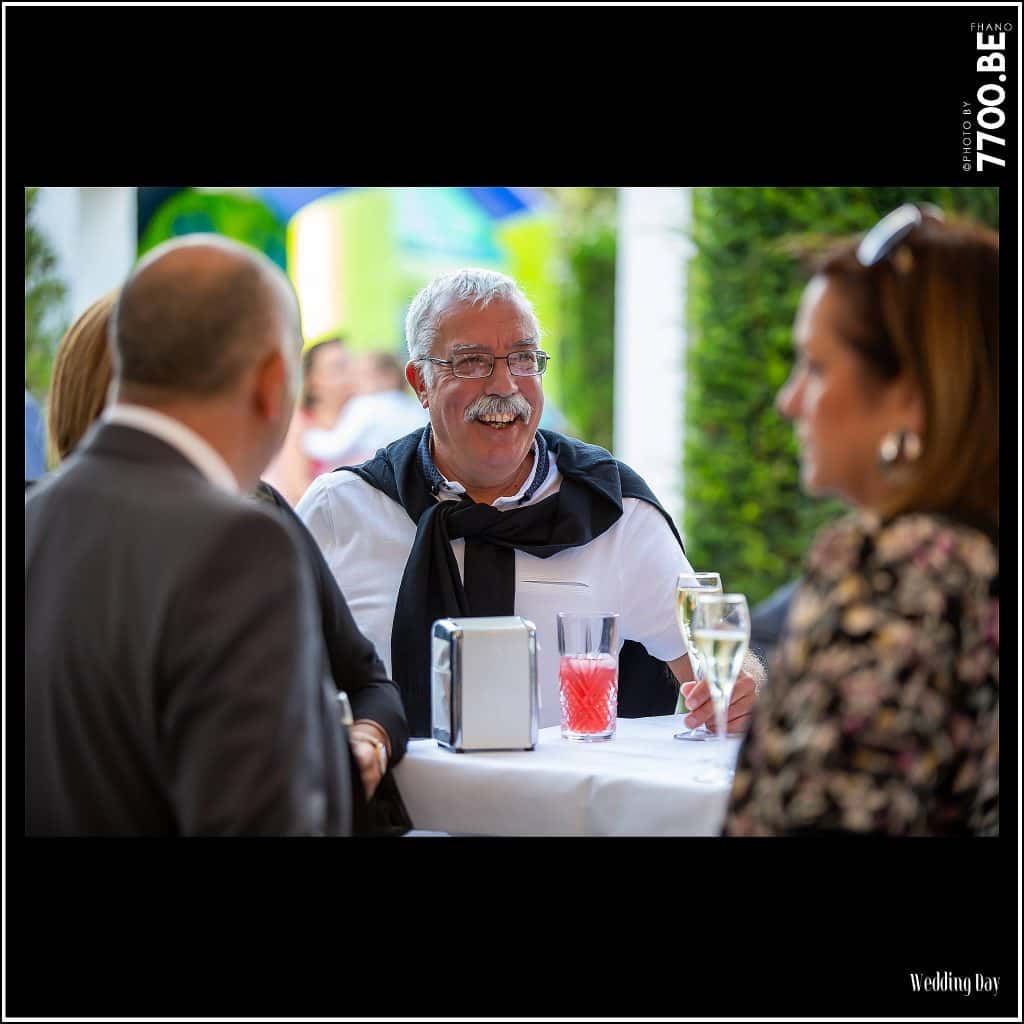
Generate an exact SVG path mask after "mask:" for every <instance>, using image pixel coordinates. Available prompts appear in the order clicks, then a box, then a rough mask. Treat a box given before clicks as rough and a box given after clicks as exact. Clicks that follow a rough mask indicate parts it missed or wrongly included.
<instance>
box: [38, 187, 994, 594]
mask: <svg viewBox="0 0 1024 1024" xmlns="http://www.w3.org/2000/svg"><path fill="white" fill-rule="evenodd" d="M908 201H929V202H933V203H936V204H938V205H939V206H941V207H942V208H943V209H944V210H946V211H947V212H961V213H965V214H967V215H969V216H971V217H973V218H974V219H976V220H979V221H982V222H983V223H986V224H988V225H990V226H992V227H996V228H998V219H999V200H998V190H996V189H980V188H979V189H973V188H963V189H954V188H750V187H742V188H741V187H730V188H708V187H706V188H692V189H690V188H540V187H539V188H400V189H393V188H356V187H334V188H284V187H282V188H243V187H238V188H212V187H205V188H203V187H159V188H26V189H25V389H26V478H28V477H29V473H30V459H34V460H37V461H38V460H39V459H40V458H43V456H42V455H41V452H42V450H43V449H42V448H39V447H37V445H36V439H37V435H38V432H39V429H40V421H39V414H40V412H43V411H45V403H46V394H47V387H48V384H49V378H50V371H51V366H52V361H53V354H54V350H55V347H56V345H57V342H58V341H59V340H60V338H61V336H62V335H63V333H64V331H65V330H66V328H67V327H68V325H69V324H70V323H71V322H72V321H73V320H74V319H75V318H76V317H77V316H78V315H79V314H80V313H81V312H83V311H84V310H85V308H86V307H87V306H88V305H89V304H90V303H92V302H93V301H94V300H95V299H97V298H99V297H100V296H101V295H103V294H105V293H106V292H108V291H110V290H111V289H113V288H116V287H117V286H118V285H120V283H121V282H122V281H123V280H124V278H125V277H126V275H127V273H128V271H129V270H130V269H131V267H132V265H133V263H134V262H135V260H136V259H137V258H138V256H140V255H141V254H143V253H145V252H146V251H147V250H149V249H151V248H152V247H153V246H155V245H158V244H159V243H161V242H163V241H165V240H166V239H168V238H171V237H174V236H176V235H182V234H188V233H191V232H196V231H212V232H216V233H219V234H223V235H226V236H228V237H231V238H235V239H237V240H239V241H242V242H245V243H247V244H249V245H252V246H254V247H255V248H257V249H260V250H262V251H263V252H265V253H266V254H267V255H268V256H269V257H270V258H271V259H273V260H274V261H275V262H276V263H278V264H279V265H280V266H281V267H282V268H283V269H284V270H285V271H286V272H287V273H288V275H289V277H290V278H291V280H292V282H293V284H294V285H295V289H296V292H297V294H298V296H299V301H300V305H301V308H302V316H303V327H304V333H305V337H306V344H307V346H315V345H316V343H317V342H318V341H320V340H321V339H323V338H328V337H339V336H340V337H341V338H343V339H344V343H345V346H346V347H347V349H348V350H350V351H351V352H352V353H353V354H355V355H360V354H363V355H365V354H368V353H376V352H381V353H388V354H391V355H393V356H395V357H397V358H398V359H399V360H400V361H401V363H402V364H404V362H405V359H406V352H405V345H404V338H403V322H404V316H405V310H406V308H407V306H408V303H409V301H410V300H411V298H412V297H413V295H414V294H415V293H416V291H417V290H418V289H419V288H420V287H422V286H423V285H424V284H426V283H427V281H428V280H430V279H431V278H432V277H434V276H435V275H437V274H438V273H442V272H444V271H446V270H451V269H456V268H458V267H464V266H480V267H491V268H494V269H498V270H501V271H503V272H505V273H508V274H510V275H511V276H513V277H514V278H515V279H516V280H517V281H518V282H519V283H520V285H521V286H522V287H523V289H524V291H525V292H526V293H527V295H528V296H529V297H530V299H531V300H532V302H533V304H534V307H535V309H536V310H537V313H538V316H539V318H540V322H541V326H542V329H543V331H544V338H543V341H542V344H543V347H544V348H545V350H546V351H548V352H549V353H551V354H552V356H553V359H552V361H551V364H550V367H549V370H548V373H547V376H546V377H545V394H546V402H547V405H546V409H545V416H544V419H543V421H542V426H546V427H550V428H552V429H555V430H561V431H562V432H564V433H568V434H571V435H573V436H577V437H580V438H582V439H584V440H586V441H590V442H592V443H595V444H600V445H602V446H604V447H606V448H608V449H609V450H611V451H612V452H613V453H614V454H615V455H616V456H617V457H618V458H620V459H622V460H623V461H624V462H626V463H628V464H630V465H631V466H633V467H634V468H635V469H637V470H638V471H639V472H640V473H641V475H642V476H643V477H644V478H645V479H646V480H647V481H648V483H649V484H650V485H651V487H652V488H653V490H654V491H655V493H656V494H657V495H658V496H659V498H660V499H661V500H662V502H663V503H664V504H665V506H666V507H667V508H668V509H669V511H670V512H671V513H672V515H673V516H674V518H675V519H676V522H677V523H678V525H679V528H680V531H681V533H682V536H683V539H684V541H685V544H686V551H687V555H688V556H689V559H690V562H691V563H692V564H693V566H694V567H695V568H697V569H715V570H718V571H719V572H720V573H721V574H722V577H723V580H724V581H725V584H726V587H727V589H729V590H739V591H742V592H744V593H746V594H747V595H748V598H749V599H750V601H751V603H752V604H754V603H756V602H758V601H761V600H763V599H764V598H766V597H768V596H769V595H770V594H772V593H773V592H774V591H776V590H777V589H778V588H779V587H781V586H783V585H784V584H786V583H788V582H789V581H790V580H792V579H794V578H795V577H796V576H797V575H798V574H799V571H800V562H801V558H802V556H803V553H804V550H805V548H806V546H807V544H808V542H809V541H810V538H811V537H812V536H813V534H814V531H815V530H816V529H817V528H818V526H819V525H821V524H822V523H823V522H824V521H826V520H828V519H830V518H832V517H834V516H835V515H836V514H837V513H838V506H833V505H832V503H830V502H825V501H814V500H811V499H809V498H806V497H805V496H803V495H802V494H801V492H800V489H799V484H798V471H797V461H796V449H795V445H794V441H793V437H792V430H791V428H790V427H789V426H788V425H787V424H786V423H785V422H783V421H782V419H781V418H780V417H779V416H778V415H777V413H776V412H775V410H774V399H775V394H776V392H777V391H778V389H779V387H780V386H781V385H782V383H783V381H784V380H785V378H786V376H787V375H788V373H789V369H790V364H791V361H792V351H793V349H792V340H791V327H792V322H793V317H794V314H795V312H796V307H797V302H798V300H799V296H800V292H801V290H802V288H803V285H804V283H805V275H804V272H803V271H802V269H801V266H800V264H799V262H798V259H797V257H796V255H795V252H796V250H797V249H798V248H799V247H800V246H801V245H805V244H806V243H807V242H808V241H809V240H811V239H813V238H814V237H817V236H821V235H831V234H838V235H849V234H856V233H859V232H863V231H865V230H867V229H868V228H869V227H871V226H872V224H873V223H874V222H875V221H876V220H877V219H878V218H879V217H880V216H882V215H883V214H885V213H887V212H888V211H889V210H891V209H893V208H894V207H896V206H898V205H899V204H900V203H903V202H908ZM43 468H45V467H43ZM36 475H38V473H36Z"/></svg>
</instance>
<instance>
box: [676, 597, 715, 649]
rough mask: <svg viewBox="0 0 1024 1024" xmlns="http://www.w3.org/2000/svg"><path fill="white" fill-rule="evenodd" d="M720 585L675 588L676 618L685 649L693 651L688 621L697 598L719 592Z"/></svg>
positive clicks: (691, 619) (691, 616) (689, 621)
mask: <svg viewBox="0 0 1024 1024" xmlns="http://www.w3.org/2000/svg"><path fill="white" fill-rule="evenodd" d="M721 592H722V587H721V585H719V586H717V587H679V588H678V589H677V590H676V618H677V619H678V620H679V630H680V632H681V633H682V634H683V641H684V642H685V643H686V647H687V650H689V651H691V652H693V651H694V650H695V648H694V646H693V636H692V631H691V627H690V623H691V622H692V621H693V610H694V609H695V608H696V607H697V598H698V597H699V596H700V595H701V594H720V593H721Z"/></svg>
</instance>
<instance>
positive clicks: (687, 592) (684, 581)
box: [674, 572, 722, 740]
mask: <svg viewBox="0 0 1024 1024" xmlns="http://www.w3.org/2000/svg"><path fill="white" fill-rule="evenodd" d="M721 592H722V577H721V576H719V575H718V573H717V572H683V573H680V574H679V577H678V579H677V580H676V618H677V619H678V622H679V632H680V633H682V636H683V642H684V643H685V644H686V649H687V650H688V651H689V652H690V665H691V666H692V668H693V678H694V679H696V680H697V681H698V682H700V680H701V679H703V678H704V675H705V673H704V671H703V669H702V668H701V664H700V655H699V654H698V652H697V650H696V648H695V647H694V646H693V638H692V637H691V635H690V619H691V618H692V617H693V609H694V607H695V605H696V602H697V597H698V596H699V595H700V594H720V593H721ZM686 713H687V709H686V701H685V700H684V699H683V693H682V690H680V691H679V701H678V703H677V704H676V714H681V715H683V716H684V719H685V716H686ZM710 735H711V730H710V729H708V728H707V726H705V725H698V726H697V728H696V729H688V728H687V727H686V722H685V721H684V722H683V728H682V730H681V731H680V732H677V733H675V734H674V738H675V739H677V740H704V739H707V738H708V737H709V736H710Z"/></svg>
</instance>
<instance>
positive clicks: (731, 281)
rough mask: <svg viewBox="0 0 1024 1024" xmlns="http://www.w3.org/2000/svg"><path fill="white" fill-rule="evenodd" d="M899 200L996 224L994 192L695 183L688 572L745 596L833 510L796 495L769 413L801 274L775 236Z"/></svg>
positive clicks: (789, 574) (791, 566)
mask: <svg viewBox="0 0 1024 1024" xmlns="http://www.w3.org/2000/svg"><path fill="white" fill-rule="evenodd" d="M908 201H929V202H934V203H937V204H938V205H939V206H941V207H943V208H944V209H946V210H958V211H961V212H965V213H968V214H970V215H971V216H973V217H974V218H975V219H978V220H981V221H983V222H985V223H988V224H990V225H992V226H997V225H998V192H997V190H995V189H951V188H944V189H928V188H922V189H901V188H698V189H694V193H693V229H692V231H693V234H692V238H693V242H694V245H695V247H696V252H695V256H694V258H693V260H692V262H691V264H690V280H689V293H688V294H689V305H688V315H687V320H688V331H689V335H690V345H689V350H688V358H687V390H686V395H685V409H686V442H685V445H684V455H683V466H684V487H685V507H686V511H685V522H684V537H685V540H686V550H687V554H688V555H689V556H690V561H691V562H692V564H693V565H694V567H696V568H699V569H714V570H717V571H719V572H720V573H721V574H722V579H723V582H724V583H725V586H726V588H727V589H729V590H737V591H740V592H742V593H745V594H747V596H748V599H749V600H750V602H751V604H753V603H756V602H757V601H760V600H762V599H763V598H765V597H767V596H768V595H769V594H770V593H771V592H772V591H773V590H775V589H776V588H777V587H779V586H781V585H782V584H784V583H786V582H787V581H788V580H791V579H793V578H794V577H796V576H797V575H798V574H799V572H800V568H801V561H802V558H803V555H804V552H805V550H806V548H807V545H808V543H809V541H810V539H811V537H812V536H813V534H814V532H815V531H816V530H817V528H818V527H819V526H820V525H821V524H822V523H824V522H825V521H827V520H828V519H831V518H833V517H834V516H835V515H837V514H838V513H839V512H840V511H841V507H840V506H839V505H837V504H836V503H835V502H831V501H814V500H812V499H810V498H807V497H805V496H804V495H803V494H802V492H801V491H800V487H799V476H798V465H797V456H796V445H795V442H794V439H793V431H792V427H791V426H790V425H789V424H788V423H787V422H785V421H784V420H783V419H782V418H781V417H780V416H779V415H778V414H777V413H776V412H775V408H774V401H775V395H776V392H777V391H778V390H779V388H780V387H781V385H782V384H783V382H784V381H785V379H786V377H787V375H788V374H789V370H790V366H791V363H792V357H793V346H792V339H791V327H792V323H793V317H794V315H795V312H796V308H797V304H798V301H799V298H800V294H801V291H802V290H803V286H804V283H805V277H804V274H803V272H802V270H801V268H800V267H799V266H798V264H797V262H796V260H795V259H794V258H793V257H792V256H789V255H787V253H786V246H785V242H786V240H787V239H792V238H793V237H794V236H800V235H807V234H812V233H813V234H837V235H850V234H856V233H859V232H863V231H864V230H865V229H867V228H868V227H870V226H871V225H872V224H873V223H874V222H875V221H876V220H877V219H878V218H879V217H880V216H882V215H883V214H885V213H887V212H888V211H889V210H891V209H893V208H894V207H896V206H898V205H899V204H900V203H903V202H908Z"/></svg>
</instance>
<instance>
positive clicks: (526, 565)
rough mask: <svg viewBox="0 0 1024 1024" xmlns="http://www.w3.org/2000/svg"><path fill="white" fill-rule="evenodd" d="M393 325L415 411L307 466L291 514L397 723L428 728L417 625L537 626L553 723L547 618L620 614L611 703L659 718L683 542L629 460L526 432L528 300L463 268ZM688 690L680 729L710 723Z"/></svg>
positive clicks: (489, 275)
mask: <svg viewBox="0 0 1024 1024" xmlns="http://www.w3.org/2000/svg"><path fill="white" fill-rule="evenodd" d="M405 329H406V341H407V344H408V348H409V356H410V359H409V363H408V364H407V366H406V378H407V379H408V381H409V383H410V385H411V386H412V388H413V390H414V391H415V392H416V395H417V397H418V398H419V400H420V402H421V403H422V405H423V407H424V408H425V409H426V410H427V412H428V413H429V416H430V423H429V424H428V425H427V426H426V427H424V428H422V429H420V430H417V431H415V432H413V433H412V434H409V435H407V436H406V437H404V438H402V439H400V440H398V441H396V442H394V443H393V444H391V445H389V446H388V447H387V448H386V449H382V450H381V451H380V452H378V453H377V456H376V457H375V458H374V459H371V460H370V461H369V462H366V463H363V464H362V465H361V466H357V467H351V468H350V469H348V470H346V471H341V472H334V473H329V474H326V475H324V476H321V477H319V478H318V479H317V480H315V481H314V482H313V484H312V486H311V487H310V489H309V490H308V491H307V492H306V494H305V496H304V497H303V499H302V501H301V502H300V503H299V506H298V512H299V514H300V516H301V517H302V519H303V520H304V521H305V523H306V525H307V526H308V527H309V529H310V531H311V532H312V533H313V535H314V536H315V537H316V538H317V541H318V542H319V543H320V545H321V547H322V548H323V551H324V554H325V556H326V558H327V561H328V564H329V565H330V566H331V569H332V570H333V572H334V574H335V576H336V577H337V580H338V583H339V584H340V585H341V589H342V590H343V592H344V594H345V597H346V599H347V601H348V604H349V607H350V608H351V610H352V614H353V615H354V617H355V619H356V622H357V623H358V625H359V627H360V629H361V630H362V632H363V633H365V634H366V636H368V637H369V638H370V639H371V640H372V641H373V643H374V644H375V645H376V647H377V651H378V653H379V655H380V657H381V658H382V659H383V660H384V661H385V663H386V664H387V666H388V670H389V672H390V674H391V677H392V678H393V679H394V680H395V681H396V682H397V683H398V685H399V687H400V689H401V691H402V694H403V697H404V699H405V705H406V713H407V715H408V718H409V723H410V726H411V729H412V734H413V735H414V736H428V735H429V734H430V724H431V723H430V662H429V650H430V649H429V643H428V639H427V638H428V636H429V631H430V627H431V624H432V623H433V622H434V620H435V619H439V618H446V617H450V616H467V615H472V616H479V615H521V616H523V617H524V618H527V619H529V620H530V621H532V622H533V623H535V624H536V627H537V639H538V648H539V650H538V680H539V685H540V695H541V715H540V724H541V725H542V726H547V725H554V724H557V722H558V718H559V701H558V664H557V659H558V653H557V652H558V647H557V643H556V640H555V621H556V620H555V616H556V614H557V613H558V612H560V611H614V612H618V613H619V616H620V618H619V621H620V627H621V635H622V637H623V639H624V640H626V641H627V643H626V644H625V646H624V649H623V652H622V656H621V661H620V683H619V712H620V714H622V715H624V716H626V717H628V716H631V715H632V716H637V715H644V714H648V715H651V714H670V713H671V712H672V711H673V709H674V707H675V702H676V687H675V686H674V685H673V675H674V678H675V680H678V682H680V683H682V682H684V681H690V680H692V678H693V674H692V672H691V671H690V666H689V661H688V658H687V656H686V652H685V646H684V643H683V640H682V639H681V637H680V633H679V627H678V625H677V623H676V619H675V596H676V595H675V581H676V577H677V575H678V574H679V573H680V572H684V571H688V570H689V566H688V564H687V560H686V556H685V554H684V552H683V547H682V542H681V541H680V539H679V535H678V533H677V532H676V528H675V526H674V524H673V523H672V520H671V518H670V517H669V516H668V514H667V513H666V512H665V510H664V509H663V508H662V507H661V505H660V504H659V502H658V500H657V498H656V497H655V496H654V494H653V493H652V492H651V491H650V489H649V488H648V487H647V485H646V484H645V483H644V481H643V480H642V479H641V478H640V477H639V476H638V475H637V474H636V473H635V472H634V471H633V470H631V469H629V467H627V466H625V465H623V464H622V463H619V462H617V461H616V460H615V459H614V458H613V457H612V456H611V455H610V454H609V453H608V452H607V451H605V450H604V449H603V448H598V447H596V446H594V445H589V444H584V443H582V442H580V441H576V440H572V439H570V438H567V437H564V436H562V435H560V434H557V433H554V432H552V431H548V430H538V424H539V422H540V417H541V412H542V410H543V407H544V392H543V389H542V387H541V381H542V378H543V374H544V371H545V369H546V368H547V364H548V361H549V358H550V357H549V356H548V354H547V353H546V352H544V351H543V350H542V349H541V348H540V340H541V338H540V334H541V332H540V326H539V324H538V322H537V318H536V316H535V315H534V312H533V309H532V307H531V305H530V303H529V300H528V299H527V298H526V296H525V295H524V294H523V293H522V291H520V289H519V287H518V286H517V285H516V283H515V282H514V281H513V280H512V279H511V278H509V277H506V276H505V275H503V274H499V273H496V272H494V271H490V270H472V269H471V270H460V271H456V272H454V273H450V274H446V275H444V276H442V277H439V278H437V279H436V280H434V281H432V282H431V283H430V284H429V285H427V287H426V288H424V289H423V290H422V291H421V292H420V293H419V294H418V295H417V296H416V298H415V299H414V300H413V302H412V305H411V306H410V308H409V312H408V315H407V317H406V326H405ZM637 645H642V648H643V649H641V648H640V647H639V646H637ZM665 663H667V664H668V667H669V668H670V669H671V671H672V674H673V675H670V674H669V673H668V672H667V671H666V669H665ZM690 689H691V688H689V687H688V688H687V691H689V690H690ZM753 701H754V679H753V677H752V676H751V675H750V674H749V673H747V672H744V673H743V674H742V675H741V677H740V680H739V681H738V682H737V685H736V687H735V688H734V691H733V699H732V703H731V705H730V711H729V728H730V731H740V730H742V729H743V728H745V726H746V725H747V723H748V721H749V715H750V712H751V710H752V707H753ZM688 703H689V705H690V707H691V712H692V713H691V714H690V716H689V717H688V719H687V724H688V725H693V726H695V725H698V724H700V723H703V722H708V723H709V724H713V712H712V704H711V701H710V700H708V699H707V690H706V684H704V683H701V684H700V685H699V686H698V687H696V688H694V689H693V690H692V692H691V693H690V695H689V701H688Z"/></svg>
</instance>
